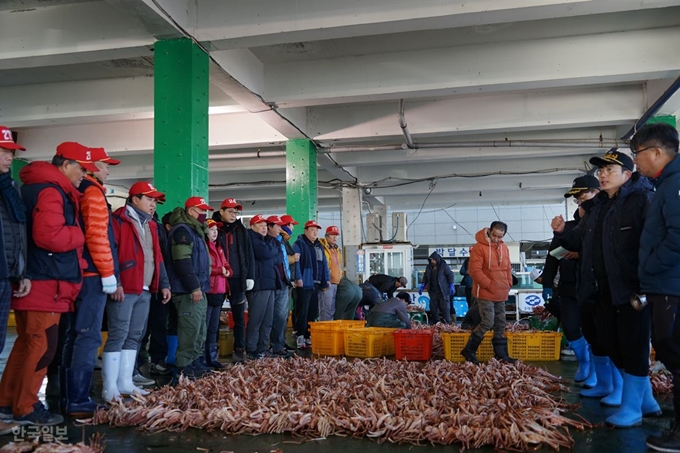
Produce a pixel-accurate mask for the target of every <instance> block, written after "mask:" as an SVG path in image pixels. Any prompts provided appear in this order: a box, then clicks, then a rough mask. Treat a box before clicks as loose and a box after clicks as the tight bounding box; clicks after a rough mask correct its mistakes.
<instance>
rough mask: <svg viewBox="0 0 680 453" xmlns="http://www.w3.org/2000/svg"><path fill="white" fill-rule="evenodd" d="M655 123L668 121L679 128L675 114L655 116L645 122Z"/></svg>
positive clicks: (667, 122)
mask: <svg viewBox="0 0 680 453" xmlns="http://www.w3.org/2000/svg"><path fill="white" fill-rule="evenodd" d="M654 123H666V124H670V125H671V126H673V127H674V128H676V129H677V128H678V122H677V119H676V118H675V116H673V115H658V116H653V117H651V118H650V119H649V120H648V121H647V122H646V123H645V125H647V124H654Z"/></svg>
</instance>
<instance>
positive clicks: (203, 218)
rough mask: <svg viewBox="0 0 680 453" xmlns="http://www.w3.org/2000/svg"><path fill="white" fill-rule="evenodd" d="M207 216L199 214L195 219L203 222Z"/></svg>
mask: <svg viewBox="0 0 680 453" xmlns="http://www.w3.org/2000/svg"><path fill="white" fill-rule="evenodd" d="M207 217H208V214H199V215H198V218H197V219H196V220H198V223H205V219H206V218H207Z"/></svg>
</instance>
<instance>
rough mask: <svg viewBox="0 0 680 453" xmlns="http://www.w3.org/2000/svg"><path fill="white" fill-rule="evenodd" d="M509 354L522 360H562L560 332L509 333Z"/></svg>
mask: <svg viewBox="0 0 680 453" xmlns="http://www.w3.org/2000/svg"><path fill="white" fill-rule="evenodd" d="M506 335H507V337H508V353H509V354H510V357H512V358H515V359H521V360H538V361H550V360H559V359H560V346H561V343H562V334H561V333H560V332H552V331H547V330H544V331H540V332H508V333H507V334H506Z"/></svg>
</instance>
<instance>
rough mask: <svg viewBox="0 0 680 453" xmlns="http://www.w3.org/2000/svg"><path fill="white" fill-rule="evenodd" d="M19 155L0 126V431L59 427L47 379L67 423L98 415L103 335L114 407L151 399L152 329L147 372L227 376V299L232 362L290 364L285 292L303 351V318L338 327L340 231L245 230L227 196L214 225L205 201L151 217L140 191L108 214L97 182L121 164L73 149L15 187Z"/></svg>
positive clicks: (150, 190)
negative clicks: (143, 372) (10, 341)
mask: <svg viewBox="0 0 680 453" xmlns="http://www.w3.org/2000/svg"><path fill="white" fill-rule="evenodd" d="M20 150H24V148H23V147H22V146H20V145H18V144H17V143H16V142H15V140H14V137H13V135H12V133H11V131H10V130H9V129H8V128H6V127H4V126H0V198H1V200H0V220H1V222H0V351H1V349H2V346H4V341H5V337H6V331H5V329H6V326H7V320H8V315H9V310H10V307H11V308H13V309H14V311H15V317H16V325H17V339H16V341H15V343H14V347H13V348H12V351H11V353H10V356H9V359H8V362H7V365H6V367H5V371H4V372H3V374H2V380H1V381H0V422H1V423H0V432H3V433H7V432H10V431H11V429H12V428H13V427H14V426H16V425H17V424H20V425H57V424H60V423H62V422H63V417H62V416H61V415H60V414H58V413H54V412H51V411H48V410H47V409H46V408H45V407H44V406H43V404H42V403H41V402H40V401H39V399H38V392H39V390H40V388H41V385H42V382H43V380H44V378H45V377H46V375H47V376H48V388H50V387H51V388H52V389H53V390H56V396H57V397H58V398H59V406H60V409H61V411H62V412H63V413H66V414H69V415H74V416H86V415H90V414H92V413H93V411H95V410H96V409H97V404H96V403H95V402H94V401H93V400H92V399H91V398H90V396H89V395H90V385H91V381H92V377H93V371H94V369H95V366H96V360H97V350H98V348H99V347H100V345H101V344H102V334H101V331H102V326H103V325H104V328H105V329H106V330H107V331H108V335H107V339H106V342H105V344H104V348H103V355H102V381H103V387H102V397H103V399H104V400H105V401H106V402H112V401H115V400H116V399H118V398H121V397H122V396H126V395H132V394H135V393H137V394H142V395H143V394H146V393H147V391H146V390H144V389H143V388H142V386H141V384H139V381H137V375H135V373H138V371H137V370H138V363H137V359H138V355H139V351H140V348H141V347H142V346H141V344H142V342H143V338H144V336H145V333H147V332H148V333H150V335H151V343H150V348H149V355H150V356H151V360H152V363H151V364H150V366H149V370H150V372H151V373H156V374H167V373H170V372H174V373H175V375H176V376H179V375H181V374H182V375H184V376H186V377H189V378H196V377H200V376H202V375H204V374H205V373H207V372H209V371H212V370H214V369H219V368H221V367H222V366H223V365H222V364H220V363H219V361H218V347H217V343H218V329H219V322H220V312H221V308H222V305H223V303H224V302H225V299H226V298H228V299H229V302H230V304H231V311H232V314H233V318H234V356H233V359H234V361H235V362H239V361H244V360H246V359H257V358H261V357H264V356H268V355H270V356H274V357H276V356H288V354H289V353H288V351H287V347H286V343H285V329H286V325H287V318H288V313H289V308H290V302H289V301H290V296H291V292H292V296H293V300H294V310H293V312H294V323H295V331H296V335H297V346H298V347H299V348H306V347H308V346H309V345H310V337H309V329H308V325H307V323H308V321H312V320H315V319H316V318H317V317H318V316H319V315H320V316H321V318H322V319H325V318H328V319H333V316H334V315H335V313H334V312H335V293H336V290H337V285H338V283H340V280H341V278H342V274H343V269H342V256H341V253H340V248H339V246H338V236H339V234H340V232H339V229H338V228H337V227H336V226H330V227H328V228H327V229H326V235H325V238H323V239H321V240H319V238H318V233H319V230H320V229H321V228H322V227H321V226H320V225H319V224H318V223H316V222H315V221H313V220H310V221H309V222H307V223H306V224H305V228H304V234H301V235H300V236H299V237H298V238H297V240H295V242H292V240H291V236H292V234H293V231H292V229H293V226H294V225H297V222H296V221H295V220H294V219H293V218H292V217H291V216H290V215H283V216H269V217H264V216H263V215H256V216H254V217H253V218H252V219H251V220H250V229H247V228H246V227H245V226H244V225H243V224H242V222H241V220H240V219H239V218H238V216H239V214H240V212H241V211H242V206H241V205H240V204H239V203H238V202H237V201H236V200H235V199H233V198H227V199H225V200H224V201H223V202H222V204H221V206H220V209H219V210H218V211H217V212H215V213H214V214H213V216H212V218H208V214H209V212H210V211H213V208H212V207H210V206H209V205H208V204H207V203H206V201H205V200H204V199H203V198H201V197H199V196H192V197H189V198H188V199H187V200H186V201H185V203H184V205H183V206H179V207H176V208H174V209H173V210H172V211H170V212H168V213H167V214H166V215H165V216H163V218H162V219H159V218H158V215H157V213H156V206H157V204H160V203H164V202H165V201H166V197H165V194H163V193H162V192H160V191H158V190H157V189H156V188H155V187H154V186H153V185H152V184H151V183H149V182H144V181H140V182H137V183H135V184H133V185H132V187H130V190H129V194H128V198H127V200H126V203H125V205H124V206H122V207H120V208H119V209H117V210H115V211H112V209H111V207H110V205H109V204H108V202H107V199H106V196H105V195H106V189H105V188H104V184H105V182H106V179H107V178H108V176H109V169H110V166H115V165H118V164H119V163H120V161H119V160H116V159H113V158H112V157H110V156H109V155H108V154H107V153H106V151H105V150H104V149H103V148H94V147H88V146H84V145H82V144H80V143H76V142H65V143H62V144H60V145H59V146H58V147H57V148H56V153H55V156H54V157H53V159H52V161H51V162H32V163H30V164H28V165H26V166H25V167H24V168H22V169H21V171H20V180H21V182H22V185H21V188H20V190H19V188H18V185H17V184H16V183H15V181H14V180H13V179H12V176H11V168H12V162H13V159H14V154H15V152H17V151H20ZM291 289H292V291H291ZM246 306H247V307H248V310H249V315H250V316H249V318H248V321H247V322H246V316H245V310H246ZM150 313H151V317H150V316H149V314H150ZM48 369H50V370H54V373H48ZM140 377H141V376H140Z"/></svg>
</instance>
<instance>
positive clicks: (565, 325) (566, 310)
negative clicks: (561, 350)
mask: <svg viewBox="0 0 680 453" xmlns="http://www.w3.org/2000/svg"><path fill="white" fill-rule="evenodd" d="M560 312H561V319H560V323H561V324H562V330H563V331H564V336H565V337H566V338H567V341H576V340H578V339H579V338H581V337H582V336H583V333H582V332H581V307H580V306H579V304H578V301H577V300H576V299H574V298H571V297H563V296H560Z"/></svg>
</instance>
